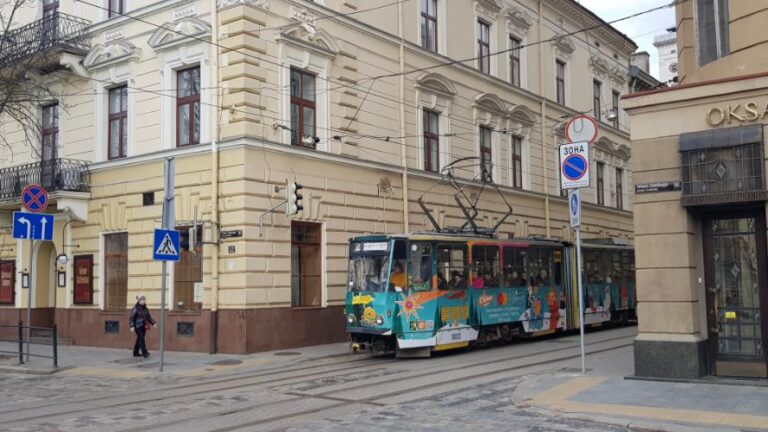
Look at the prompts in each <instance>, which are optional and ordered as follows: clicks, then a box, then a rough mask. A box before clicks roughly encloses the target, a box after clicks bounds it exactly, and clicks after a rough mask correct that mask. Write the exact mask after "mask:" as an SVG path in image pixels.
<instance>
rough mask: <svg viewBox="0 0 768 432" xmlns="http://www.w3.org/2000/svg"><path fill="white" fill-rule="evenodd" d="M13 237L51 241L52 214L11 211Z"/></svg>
mask: <svg viewBox="0 0 768 432" xmlns="http://www.w3.org/2000/svg"><path fill="white" fill-rule="evenodd" d="M13 238H15V239H18V240H43V241H53V215H51V214H45V213H27V212H13Z"/></svg>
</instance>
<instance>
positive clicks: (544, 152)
mask: <svg viewBox="0 0 768 432" xmlns="http://www.w3.org/2000/svg"><path fill="white" fill-rule="evenodd" d="M543 31H544V0H539V40H544V32H543ZM539 89H540V92H541V94H540V95H539V97H541V160H542V166H543V176H544V226H545V228H546V236H547V237H550V236H551V230H550V227H549V178H548V177H547V150H548V146H547V131H546V124H547V98H546V97H545V96H544V46H543V45H539Z"/></svg>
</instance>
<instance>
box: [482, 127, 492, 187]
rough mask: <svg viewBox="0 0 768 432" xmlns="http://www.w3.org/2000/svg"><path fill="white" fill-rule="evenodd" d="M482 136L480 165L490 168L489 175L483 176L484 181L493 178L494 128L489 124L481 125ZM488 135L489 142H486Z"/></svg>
mask: <svg viewBox="0 0 768 432" xmlns="http://www.w3.org/2000/svg"><path fill="white" fill-rule="evenodd" d="M479 132H480V136H479V139H478V142H479V144H480V167H481V170H482V167H485V166H486V164H487V165H488V166H489V168H488V176H489V177H490V178H489V177H483V181H488V180H490V179H492V178H493V129H491V128H490V127H487V126H480V130H479ZM486 137H487V139H488V142H487V143H486Z"/></svg>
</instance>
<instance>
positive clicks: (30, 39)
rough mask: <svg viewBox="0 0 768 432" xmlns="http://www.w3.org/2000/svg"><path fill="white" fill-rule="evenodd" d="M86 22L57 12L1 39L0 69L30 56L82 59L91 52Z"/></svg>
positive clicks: (12, 31) (87, 23)
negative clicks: (58, 54) (63, 54)
mask: <svg viewBox="0 0 768 432" xmlns="http://www.w3.org/2000/svg"><path fill="white" fill-rule="evenodd" d="M89 25H90V23H89V21H87V20H84V19H82V18H80V17H76V16H72V15H67V14H65V13H61V12H56V13H54V14H51V15H48V16H45V17H43V18H41V19H39V20H36V21H34V22H32V23H30V24H27V25H25V26H22V27H19V28H17V29H13V30H11V31H9V32H8V34H7V35H5V36H4V37H3V36H0V65H10V64H13V63H15V62H18V61H20V60H22V59H26V58H29V57H32V56H37V55H42V54H48V53H54V52H69V53H72V54H78V55H85V54H87V53H88V51H89V50H90V48H91V40H90V39H91V38H90V35H89V34H88V26H89Z"/></svg>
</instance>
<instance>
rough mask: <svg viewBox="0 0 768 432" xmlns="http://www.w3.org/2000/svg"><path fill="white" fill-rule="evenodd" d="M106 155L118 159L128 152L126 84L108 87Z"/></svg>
mask: <svg viewBox="0 0 768 432" xmlns="http://www.w3.org/2000/svg"><path fill="white" fill-rule="evenodd" d="M108 105H109V115H108V117H107V130H108V132H107V140H108V143H107V157H108V159H120V158H124V157H126V155H127V153H128V86H127V85H124V86H120V87H115V88H111V89H109V103H108Z"/></svg>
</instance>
